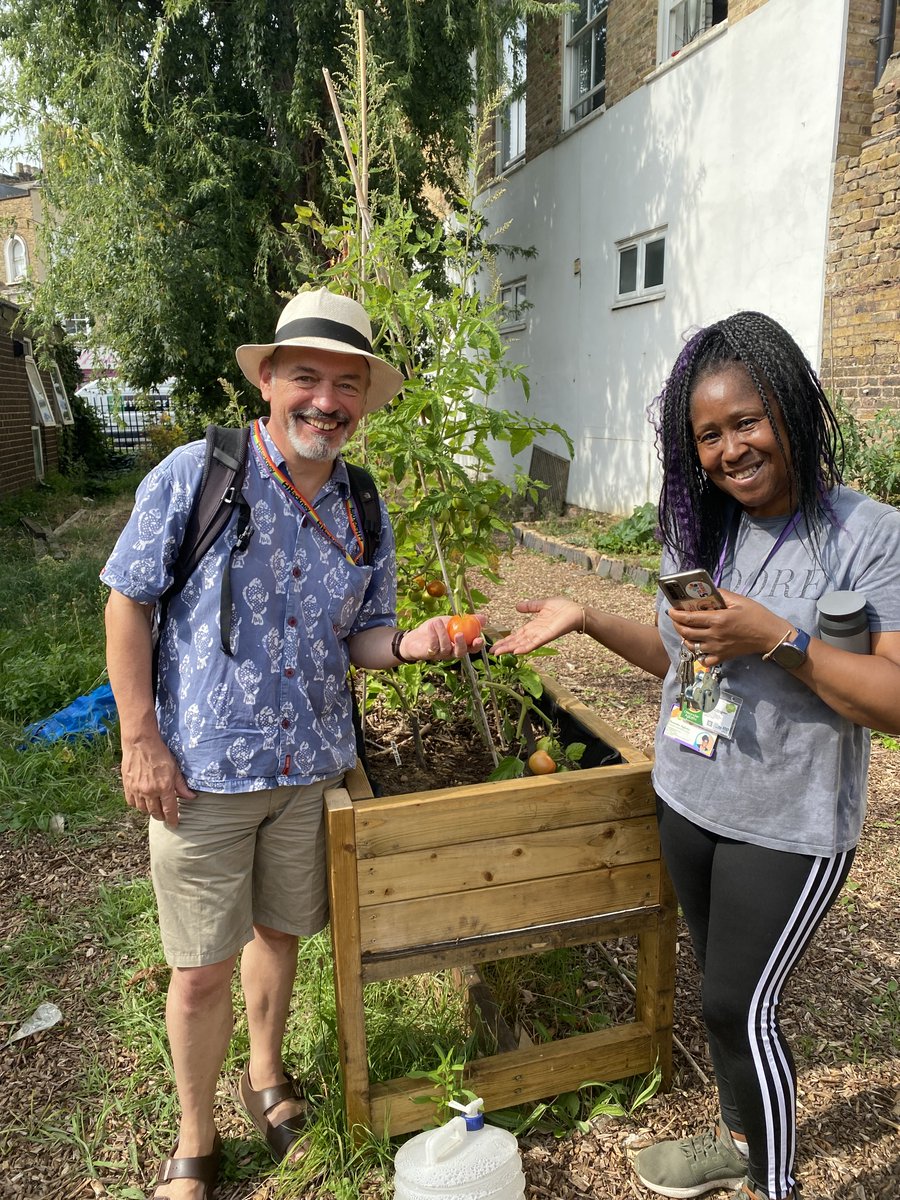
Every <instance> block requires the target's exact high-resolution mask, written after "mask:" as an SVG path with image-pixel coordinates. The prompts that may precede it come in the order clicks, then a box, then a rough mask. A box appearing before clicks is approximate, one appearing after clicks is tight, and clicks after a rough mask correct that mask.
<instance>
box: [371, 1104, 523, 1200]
mask: <svg viewBox="0 0 900 1200" xmlns="http://www.w3.org/2000/svg"><path fill="white" fill-rule="evenodd" d="M482 1104H483V1101H482V1100H473V1101H472V1103H471V1104H467V1105H465V1106H463V1105H461V1104H456V1103H454V1104H453V1107H454V1108H458V1109H460V1110H461V1111H462V1112H463V1114H464V1115H463V1116H461V1117H453V1118H451V1120H449V1121H448V1122H447V1124H446V1125H442V1126H441V1127H440V1128H439V1129H430V1130H428V1131H427V1132H426V1133H419V1134H417V1135H416V1136H415V1137H414V1138H410V1140H409V1141H408V1142H406V1143H404V1145H402V1146H401V1147H400V1149H399V1150H398V1151H397V1156H396V1158H395V1159H394V1172H395V1173H394V1197H395V1200H523V1197H524V1195H525V1174H524V1172H523V1170H522V1156H521V1154H520V1153H519V1143H518V1142H517V1141H516V1139H515V1137H514V1136H513V1135H512V1134H511V1133H509V1132H508V1131H507V1130H505V1129H498V1128H497V1127H496V1126H494V1125H485V1123H484V1114H483V1113H482V1112H481V1111H479V1110H480V1108H481V1106H482Z"/></svg>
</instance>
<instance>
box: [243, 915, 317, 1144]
mask: <svg viewBox="0 0 900 1200" xmlns="http://www.w3.org/2000/svg"><path fill="white" fill-rule="evenodd" d="M253 931H254V934H255V937H254V939H253V941H252V942H248V943H247V945H246V946H245V947H244V949H243V951H242V953H241V983H242V985H243V989H244V1000H245V1002H246V1005H247V1025H248V1027H249V1030H250V1064H249V1069H250V1086H251V1087H252V1088H253V1090H254V1091H256V1092H258V1091H261V1090H262V1089H263V1088H267V1087H274V1086H275V1084H278V1083H284V1079H285V1077H284V1067H283V1063H282V1043H283V1042H284V1031H285V1027H286V1026H287V1019H288V1013H289V1011H290V1005H291V993H292V992H293V988H294V978H295V976H296V974H297V945H298V942H299V939H298V938H296V937H295V936H294V935H293V934H289V933H281V932H279V931H278V930H277V929H270V928H268V926H265V925H254V927H253ZM303 1111H304V1106H303V1104H302V1103H298V1102H296V1101H293V1100H284V1101H282V1102H281V1104H279V1105H277V1106H276V1107H275V1108H273V1109H272V1111H271V1112H270V1113H269V1115H268V1119H269V1121H271V1123H272V1124H273V1125H278V1124H279V1123H280V1122H281V1121H284V1120H286V1119H287V1118H288V1117H293V1116H296V1115H297V1114H298V1113H301V1112H303Z"/></svg>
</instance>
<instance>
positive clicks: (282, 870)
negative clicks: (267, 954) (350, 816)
mask: <svg viewBox="0 0 900 1200" xmlns="http://www.w3.org/2000/svg"><path fill="white" fill-rule="evenodd" d="M340 779H341V776H337V777H336V778H334V779H326V780H324V781H322V782H320V783H312V784H308V785H307V786H305V787H279V788H270V789H268V790H267V791H263V792H238V793H236V794H234V795H227V794H224V793H213V792H198V793H197V795H196V797H195V798H194V799H193V800H183V801H182V802H181V806H180V810H179V820H178V825H177V826H176V827H175V828H174V829H173V828H170V827H169V826H168V825H166V824H164V823H163V822H162V821H151V822H150V868H151V874H152V876H153V888H154V890H155V892H156V902H157V905H158V908H159V925H160V932H161V934H162V942H163V949H164V951H165V955H166V962H167V963H168V964H169V966H171V967H204V966H209V965H210V964H212V963H218V962H224V961H225V959H227V958H230V957H231V956H232V955H233V954H237V952H238V951H239V950H240V949H241V947H242V946H245V945H246V944H247V942H250V941H252V940H253V926H254V925H266V926H268V927H269V928H270V929H276V930H278V931H279V932H280V933H290V934H295V935H297V936H298V937H309V936H311V935H312V934H314V933H318V932H319V930H320V929H323V928H324V927H325V925H326V923H327V921H328V893H327V888H326V878H325V824H324V814H323V804H322V797H323V795H324V792H325V789H326V788H329V787H333V786H334V785H335V784H336V783H338V782H339V781H340Z"/></svg>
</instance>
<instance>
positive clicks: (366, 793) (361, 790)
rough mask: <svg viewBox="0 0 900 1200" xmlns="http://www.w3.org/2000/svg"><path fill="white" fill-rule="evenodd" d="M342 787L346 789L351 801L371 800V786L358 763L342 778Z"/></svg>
mask: <svg viewBox="0 0 900 1200" xmlns="http://www.w3.org/2000/svg"><path fill="white" fill-rule="evenodd" d="M344 787H345V788H346V789H347V793H348V795H349V796H350V799H351V800H371V799H372V788H371V785H370V784H369V780H368V778H367V776H366V773H365V771H364V770H363V769H362V767H361V766H360V765H359V763H357V764H356V766H355V767H353V769H352V770H350V771H348V772H347V774H346V775H345V776H344Z"/></svg>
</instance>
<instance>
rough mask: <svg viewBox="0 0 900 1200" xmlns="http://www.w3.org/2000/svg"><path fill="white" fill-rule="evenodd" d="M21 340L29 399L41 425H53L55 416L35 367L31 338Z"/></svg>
mask: <svg viewBox="0 0 900 1200" xmlns="http://www.w3.org/2000/svg"><path fill="white" fill-rule="evenodd" d="M22 342H23V343H24V346H25V374H26V375H27V377H28V390H29V392H31V400H32V403H33V404H34V408H35V411H36V413H37V416H38V420H39V421H40V423H41V424H42V425H55V424H56V417H54V415H53V409H52V408H51V407H50V401H49V400H48V399H47V393H46V392H45V391H44V384H43V381H42V379H41V376H40V372H39V371H38V369H37V363H36V362H35V361H34V352H33V348H32V345H31V340H30V339H29V338H23V339H22Z"/></svg>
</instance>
